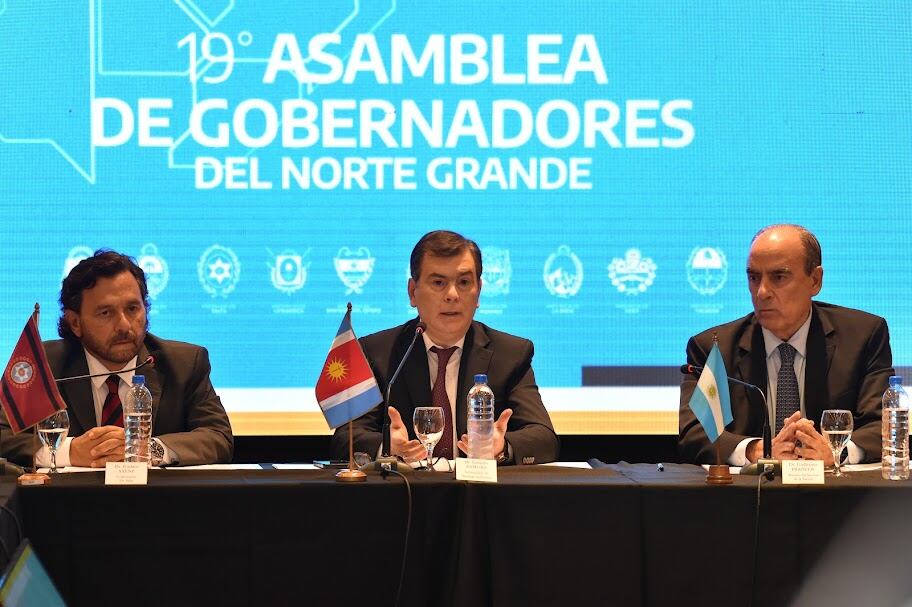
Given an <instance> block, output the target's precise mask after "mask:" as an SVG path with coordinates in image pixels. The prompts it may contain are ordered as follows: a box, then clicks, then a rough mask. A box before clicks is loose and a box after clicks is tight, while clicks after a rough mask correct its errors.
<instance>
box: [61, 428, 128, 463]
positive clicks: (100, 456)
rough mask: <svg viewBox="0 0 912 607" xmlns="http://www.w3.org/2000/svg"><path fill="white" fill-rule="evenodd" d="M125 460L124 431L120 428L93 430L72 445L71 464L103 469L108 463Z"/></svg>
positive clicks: (74, 440)
mask: <svg viewBox="0 0 912 607" xmlns="http://www.w3.org/2000/svg"><path fill="white" fill-rule="evenodd" d="M123 459H124V429H123V428H121V427H119V426H101V427H98V428H92V429H91V430H89V431H88V432H86V433H85V434H83V435H82V436H77V437H76V438H74V439H73V441H72V442H71V443H70V464H72V465H73V466H82V467H85V468H88V467H91V468H102V467H104V465H105V463H106V462H122V461H123Z"/></svg>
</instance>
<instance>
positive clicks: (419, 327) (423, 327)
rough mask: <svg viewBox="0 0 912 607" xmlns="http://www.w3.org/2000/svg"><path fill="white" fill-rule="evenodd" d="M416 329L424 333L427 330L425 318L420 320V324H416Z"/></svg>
mask: <svg viewBox="0 0 912 607" xmlns="http://www.w3.org/2000/svg"><path fill="white" fill-rule="evenodd" d="M415 331H416V332H418V333H424V332H425V331H427V323H426V322H424V321H423V320H419V321H418V324H417V325H416V326H415Z"/></svg>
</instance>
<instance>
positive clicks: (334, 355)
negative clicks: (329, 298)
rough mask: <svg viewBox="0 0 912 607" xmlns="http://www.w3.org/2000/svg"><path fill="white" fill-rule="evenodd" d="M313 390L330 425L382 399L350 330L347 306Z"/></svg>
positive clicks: (361, 411) (364, 411) (365, 410)
mask: <svg viewBox="0 0 912 607" xmlns="http://www.w3.org/2000/svg"><path fill="white" fill-rule="evenodd" d="M316 391H317V402H318V403H320V409H322V410H323V416H324V417H325V418H326V423H327V424H329V427H330V428H337V427H339V426H341V425H342V424H344V423H345V422H347V421H350V420H353V419H355V418H356V417H361V416H362V415H364V414H365V413H367V412H368V411H370V410H371V409H373V408H374V407H376V406H377V405H378V404H379V403H380V402H382V401H383V396H382V395H381V394H380V387H379V386H377V380H376V379H374V374H373V372H372V371H371V368H370V365H369V364H368V363H367V358H366V357H365V356H364V352H363V351H362V350H361V344H359V343H358V340H357V338H355V333H354V331H352V326H351V306H349V307H348V311H347V312H346V313H345V318H343V319H342V325H341V326H340V327H339V332H338V333H337V334H336V338H335V339H334V340H333V343H332V347H331V348H330V349H329V354H328V355H327V356H326V362H325V363H324V364H323V370H322V371H321V372H320V378H319V379H318V380H317V389H316Z"/></svg>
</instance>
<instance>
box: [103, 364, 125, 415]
mask: <svg viewBox="0 0 912 607" xmlns="http://www.w3.org/2000/svg"><path fill="white" fill-rule="evenodd" d="M105 385H106V386H108V396H107V398H105V402H104V406H103V407H102V408H101V425H102V426H120V427H121V428H123V405H121V402H120V394H118V393H117V389H118V388H119V387H120V377H118V376H117V375H109V376H108V379H106V380H105Z"/></svg>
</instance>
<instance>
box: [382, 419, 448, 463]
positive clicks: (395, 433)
mask: <svg viewBox="0 0 912 607" xmlns="http://www.w3.org/2000/svg"><path fill="white" fill-rule="evenodd" d="M387 410H388V411H389V416H390V455H398V456H399V457H401V458H402V459H404V460H405V461H406V462H408V463H412V462H417V461H418V460H420V459H421V458H423V457H427V450H426V449H425V448H424V446H423V445H422V444H421V442H420V441H419V440H417V439H413V440H409V437H408V430H407V429H406V428H405V424H404V423H402V416H401V415H399V411H397V410H396V408H395V407H388V409H387ZM444 432H446V430H444Z"/></svg>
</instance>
